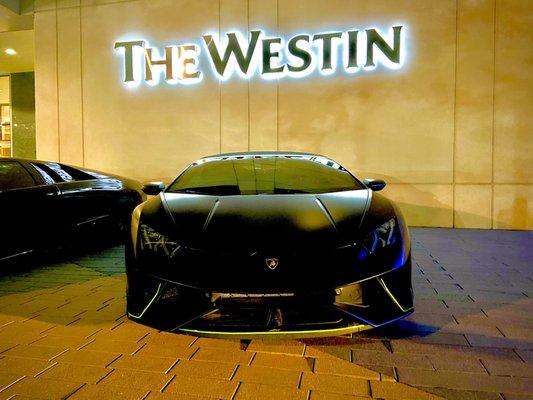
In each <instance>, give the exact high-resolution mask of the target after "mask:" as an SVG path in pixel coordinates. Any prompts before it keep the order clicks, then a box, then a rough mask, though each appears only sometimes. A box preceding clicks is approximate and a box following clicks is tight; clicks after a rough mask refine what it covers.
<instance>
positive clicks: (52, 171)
mask: <svg viewBox="0 0 533 400" xmlns="http://www.w3.org/2000/svg"><path fill="white" fill-rule="evenodd" d="M32 166H33V167H35V169H37V171H38V172H39V174H40V175H41V176H42V177H43V179H44V180H45V182H46V183H54V182H56V183H61V182H72V181H86V180H89V179H95V177H94V176H92V175H90V174H89V173H87V172H85V171H81V170H78V169H76V168H73V167H69V166H68V165H63V164H58V163H54V162H46V163H42V164H41V163H32ZM43 174H44V175H43ZM45 175H47V176H48V177H45ZM49 179H52V182H49Z"/></svg>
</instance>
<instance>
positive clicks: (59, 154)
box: [55, 0, 61, 161]
mask: <svg viewBox="0 0 533 400" xmlns="http://www.w3.org/2000/svg"><path fill="white" fill-rule="evenodd" d="M55 23H56V106H57V108H56V110H57V111H56V118H57V161H61V126H60V121H59V112H60V111H59V103H60V102H59V28H58V15H57V0H56V1H55Z"/></svg>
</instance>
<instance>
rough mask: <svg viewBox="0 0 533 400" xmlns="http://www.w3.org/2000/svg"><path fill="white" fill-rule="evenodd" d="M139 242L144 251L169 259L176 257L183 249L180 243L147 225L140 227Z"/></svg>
mask: <svg viewBox="0 0 533 400" xmlns="http://www.w3.org/2000/svg"><path fill="white" fill-rule="evenodd" d="M139 242H140V243H139V244H140V249H141V250H142V251H150V252H153V253H156V254H160V255H164V256H166V257H169V258H172V257H174V256H175V255H176V254H178V252H179V251H180V249H181V246H180V245H179V244H178V243H176V242H175V241H172V240H170V239H169V238H168V237H167V236H165V235H163V234H161V233H159V232H157V231H156V230H155V229H153V228H151V227H149V226H148V225H145V224H141V225H140V227H139Z"/></svg>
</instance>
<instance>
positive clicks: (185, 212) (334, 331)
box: [126, 152, 413, 338]
mask: <svg viewBox="0 0 533 400" xmlns="http://www.w3.org/2000/svg"><path fill="white" fill-rule="evenodd" d="M384 186H385V182H383V181H381V180H370V179H368V180H365V181H363V182H361V181H359V180H358V179H356V178H355V177H354V176H353V175H352V174H350V172H348V171H347V170H346V169H345V168H343V167H342V166H340V165H339V164H338V163H336V162H335V161H333V160H331V159H328V158H326V157H323V156H318V155H313V154H304V153H285V152H252V153H249V152H248V153H231V154H220V155H215V156H210V157H205V158H202V159H200V160H198V161H196V162H194V163H193V164H192V165H190V166H189V167H188V168H187V169H186V170H185V171H184V172H183V173H181V174H180V175H179V176H178V177H177V178H176V179H175V180H174V181H173V182H172V183H171V184H170V185H169V186H168V187H166V188H165V187H164V186H163V185H162V184H161V183H151V184H147V185H145V187H144V190H145V192H146V193H148V194H152V195H157V196H154V197H152V198H151V199H150V200H148V201H146V202H144V203H142V204H141V205H139V206H138V207H137V208H136V209H135V210H134V213H133V217H132V225H131V242H130V243H129V244H128V245H127V247H126V271H127V311H128V315H129V317H130V318H131V319H134V320H140V321H144V322H146V323H148V324H150V321H159V323H160V322H161V321H165V323H166V328H165V329H168V330H172V331H176V332H182V333H190V334H194V335H198V336H214V337H219V336H235V337H238V338H253V337H261V336H263V337H264V336H269V335H279V336H283V335H288V336H296V337H306V336H333V335H341V334H346V333H350V332H357V331H360V330H363V329H368V328H371V327H377V326H381V325H384V324H387V323H390V322H392V321H395V320H398V319H400V318H403V317H405V316H407V315H408V314H410V313H411V312H413V292H412V287H411V245H410V239H409V232H408V229H407V226H406V225H405V221H404V219H403V217H402V215H401V213H400V212H399V210H398V208H397V207H396V206H395V205H394V204H393V203H392V202H391V201H390V200H387V199H386V198H385V197H383V196H381V195H380V194H378V193H376V191H379V190H381V189H382V188H383V187H384Z"/></svg>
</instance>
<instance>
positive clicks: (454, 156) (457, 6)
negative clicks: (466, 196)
mask: <svg viewBox="0 0 533 400" xmlns="http://www.w3.org/2000/svg"><path fill="white" fill-rule="evenodd" d="M458 32H459V0H455V60H454V77H453V81H454V82H453V86H454V87H453V136H452V141H453V146H452V169H453V173H452V183H453V190H452V192H453V195H452V210H453V212H452V226H453V227H455V173H456V164H457V160H456V158H457V157H456V146H457V140H456V137H457V60H458V57H457V53H458V47H459V46H458V39H459V38H458Z"/></svg>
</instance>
